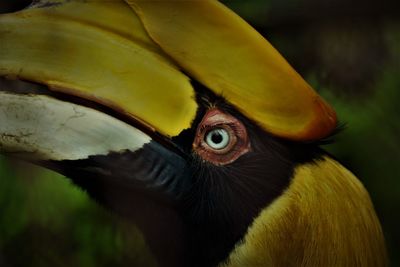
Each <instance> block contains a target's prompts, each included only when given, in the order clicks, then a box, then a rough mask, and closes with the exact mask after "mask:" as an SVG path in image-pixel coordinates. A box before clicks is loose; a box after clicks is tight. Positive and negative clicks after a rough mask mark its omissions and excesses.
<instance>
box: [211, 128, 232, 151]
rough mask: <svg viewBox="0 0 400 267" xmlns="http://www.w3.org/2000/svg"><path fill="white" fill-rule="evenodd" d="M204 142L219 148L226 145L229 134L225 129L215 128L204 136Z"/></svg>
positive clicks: (228, 140) (213, 147)
mask: <svg viewBox="0 0 400 267" xmlns="http://www.w3.org/2000/svg"><path fill="white" fill-rule="evenodd" d="M205 141H206V144H207V145H208V146H209V147H211V148H212V149H215V150H221V149H224V148H226V147H227V146H228V144H229V142H230V136H229V133H228V131H227V130H225V129H223V128H216V129H213V130H211V131H209V132H208V133H207V134H206V137H205Z"/></svg>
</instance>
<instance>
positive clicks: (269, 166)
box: [174, 83, 323, 266]
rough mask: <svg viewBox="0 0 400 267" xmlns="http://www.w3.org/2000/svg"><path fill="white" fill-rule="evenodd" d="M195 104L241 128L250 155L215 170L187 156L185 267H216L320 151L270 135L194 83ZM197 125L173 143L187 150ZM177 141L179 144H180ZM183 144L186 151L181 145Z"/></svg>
mask: <svg viewBox="0 0 400 267" xmlns="http://www.w3.org/2000/svg"><path fill="white" fill-rule="evenodd" d="M194 86H195V88H196V92H198V95H197V102H198V103H199V104H200V106H201V107H202V110H201V112H199V114H198V117H200V118H197V120H196V123H195V125H197V124H198V123H199V121H200V119H201V117H202V116H204V113H205V110H207V109H208V108H211V107H213V108H214V107H217V108H219V109H220V110H222V111H223V112H226V113H229V114H231V115H233V116H235V117H236V118H237V119H239V120H240V121H241V122H242V123H243V124H244V125H245V127H246V129H247V133H248V135H249V139H250V142H251V147H252V149H251V151H250V152H248V153H246V154H244V155H242V156H241V157H239V158H238V159H237V160H236V161H234V162H232V163H230V164H227V165H223V166H215V165H213V164H212V163H210V162H207V161H204V160H203V159H202V158H201V157H199V156H198V155H196V154H195V153H193V152H191V155H192V157H191V159H190V163H189V166H190V168H191V171H190V172H189V173H191V174H192V177H191V180H192V181H191V187H190V189H189V190H188V191H187V192H186V194H185V195H183V197H182V198H181V199H180V201H179V203H180V212H181V216H182V217H183V218H184V226H185V236H186V238H187V239H188V240H187V246H188V247H187V249H188V251H187V254H186V257H187V258H186V263H187V266H216V265H217V264H218V263H219V262H221V261H223V260H224V259H226V258H227V256H228V255H229V252H230V251H232V249H233V247H234V245H235V244H236V243H237V242H238V241H239V240H240V239H241V238H243V236H244V234H245V233H246V231H247V229H248V227H249V225H250V224H251V223H252V221H253V220H254V218H255V217H256V216H257V215H258V214H259V212H260V211H261V210H262V209H263V208H264V207H266V206H267V205H268V204H269V203H271V202H272V201H273V200H274V199H275V198H276V197H278V196H279V195H280V194H281V193H282V191H283V190H284V189H285V188H287V186H288V185H289V183H290V180H291V177H292V174H293V170H294V168H295V166H296V165H297V164H300V163H305V162H311V161H313V160H315V159H317V158H318V157H319V156H320V155H321V154H322V153H323V152H322V150H320V149H319V148H318V146H317V145H316V144H314V143H307V144H301V143H295V142H289V141H286V140H283V139H279V138H277V137H273V136H271V135H269V134H268V133H266V132H265V131H264V130H262V129H261V128H260V127H259V126H257V125H256V123H254V122H252V121H250V120H249V119H248V118H246V117H245V116H243V115H242V114H241V113H240V112H239V111H238V110H236V109H235V108H233V107H232V106H231V105H229V104H228V103H226V102H225V100H224V99H223V97H219V96H216V95H214V94H212V93H211V92H210V91H208V90H207V89H206V88H204V87H202V85H200V84H197V83H194ZM195 131H196V127H195V126H193V127H192V128H191V129H190V130H188V131H186V132H184V133H182V134H181V135H180V136H178V137H177V138H175V139H174V142H176V143H180V145H181V146H183V147H184V150H186V151H189V150H190V149H191V145H192V142H193V139H194V134H195ZM180 138H181V140H180ZM185 146H186V147H185Z"/></svg>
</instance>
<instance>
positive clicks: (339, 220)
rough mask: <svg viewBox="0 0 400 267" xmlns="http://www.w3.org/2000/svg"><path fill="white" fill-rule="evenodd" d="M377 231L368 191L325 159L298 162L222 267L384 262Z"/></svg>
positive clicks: (351, 176)
mask: <svg viewBox="0 0 400 267" xmlns="http://www.w3.org/2000/svg"><path fill="white" fill-rule="evenodd" d="M386 259H387V256H386V250H385V244H384V238H383V233H382V229H381V227H380V224H379V221H378V218H377V217H376V215H375V212H374V208H373V205H372V203H371V200H370V198H369V195H368V193H367V191H366V190H365V189H364V187H363V185H362V184H361V183H360V182H359V181H358V180H357V178H356V177H355V176H354V175H353V174H352V173H351V172H349V171H348V170H346V169H345V168H344V167H343V166H341V165H340V164H339V163H337V162H336V161H334V160H333V159H331V158H328V157H324V158H323V159H322V160H319V161H317V162H315V163H308V164H304V165H300V166H298V167H297V168H296V170H295V175H294V179H293V180H292V182H291V184H290V186H289V188H288V189H287V190H286V191H285V192H284V193H283V194H282V196H281V197H279V198H277V199H276V200H275V201H274V202H273V203H272V204H271V205H269V206H268V207H267V208H265V209H264V210H263V211H262V212H261V214H260V215H259V216H258V217H257V218H256V219H255V221H254V222H253V224H252V226H251V227H250V228H249V230H248V232H247V234H246V235H245V237H244V239H243V241H242V242H241V243H240V244H238V245H237V247H236V248H235V250H234V251H233V252H232V253H231V254H230V256H229V259H228V261H227V262H226V263H224V264H221V265H220V266H221V267H236V266H252V267H253V266H341V267H344V266H349V267H354V266H363V267H368V266H374V267H379V266H387V260H386Z"/></svg>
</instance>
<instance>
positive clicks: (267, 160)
mask: <svg viewBox="0 0 400 267" xmlns="http://www.w3.org/2000/svg"><path fill="white" fill-rule="evenodd" d="M0 40H1V41H0V75H1V76H2V77H3V78H2V80H1V81H0V151H1V152H2V153H6V154H12V155H15V156H18V157H21V158H24V159H27V160H30V161H32V162H35V163H37V164H40V165H43V166H46V167H48V168H51V169H54V170H56V171H58V172H60V173H62V174H64V175H66V176H68V177H70V178H71V179H72V180H73V181H74V182H75V183H77V184H78V185H80V186H81V187H82V188H84V189H85V190H87V191H88V192H89V194H90V195H91V196H92V197H94V198H96V199H97V200H99V201H100V202H101V203H103V204H104V205H106V206H108V207H110V208H112V209H113V210H116V211H118V212H120V213H123V214H125V215H127V216H129V217H131V218H133V219H134V221H135V222H136V223H137V224H138V226H139V227H140V228H141V229H142V230H143V231H144V234H145V236H146V237H147V240H148V241H149V243H150V246H152V248H153V251H154V253H155V254H156V255H157V256H158V257H159V261H160V262H162V263H164V265H165V266H167V265H170V266H179V264H181V265H183V266H214V265H216V264H217V263H218V262H220V261H222V260H223V259H226V258H227V256H228V254H229V252H230V251H231V250H232V249H233V247H234V246H235V244H236V243H237V242H238V241H239V240H240V239H241V238H243V236H244V234H245V233H246V229H247V228H248V227H249V226H250V224H251V223H252V221H253V219H254V218H255V217H256V216H257V215H258V214H259V212H260V210H262V209H263V208H265V207H266V206H268V205H267V204H269V203H271V202H272V201H273V200H274V199H275V198H277V197H278V196H279V195H280V194H281V193H282V192H283V191H284V190H285V189H286V188H287V187H288V186H289V184H290V181H291V179H292V177H293V175H294V169H295V167H296V166H297V165H298V164H303V163H307V162H312V161H313V160H315V158H317V157H319V156H320V150H318V149H316V148H315V144H314V142H316V141H318V140H321V139H323V138H325V137H327V136H329V135H330V134H331V133H332V131H333V130H334V129H335V127H336V123H337V122H336V115H335V112H334V111H333V109H332V108H331V107H330V106H329V105H328V104H327V103H326V102H325V101H324V100H323V99H322V98H321V97H320V96H319V95H318V94H317V93H316V92H315V91H314V90H313V89H312V88H311V87H310V86H309V85H308V84H307V83H306V82H305V81H304V80H303V79H302V78H301V77H300V76H299V75H298V74H297V73H296V72H295V71H294V70H293V69H292V68H291V67H290V65H289V64H288V63H287V62H286V61H285V60H284V59H283V57H282V56H281V55H280V54H279V53H278V52H277V51H276V50H275V49H274V48H273V47H272V46H271V45H270V44H269V43H268V41H266V40H265V39H264V38H263V37H262V36H261V35H260V34H258V33H257V32H256V31H255V30H254V29H253V28H251V27H250V26H249V25H248V24H247V23H246V22H244V21H243V20H242V19H241V18H239V17H238V16H237V15H236V14H234V13H233V12H232V11H230V10H229V9H227V8H226V7H224V6H223V5H222V4H221V3H219V2H217V1H211V0H210V1H208V0H204V1H203V0H202V1H143V0H140V1H135V0H126V1H100V0H99V1H39V2H36V4H34V5H32V6H31V7H30V8H28V9H25V10H22V11H20V12H17V13H13V14H6V15H2V16H0ZM225 141H226V142H225ZM321 153H322V152H321ZM317 154H318V155H317ZM315 155H317V156H315ZM321 157H322V156H321ZM335 170H336V169H335ZM374 223H375V222H374ZM154 225H157V226H154ZM181 239H182V242H181V241H180V240H181ZM162 240H164V241H165V244H161V243H162V242H163V241H162ZM183 244H184V245H183ZM201 247H202V248H201ZM200 250H201V251H202V252H199V251H200ZM180 253H181V254H180ZM182 255H183V256H182ZM199 255H200V256H199ZM181 256H182V257H181ZM196 257H197V258H196ZM181 258H182V259H181ZM182 262H183V263H182ZM239 266H240V265H239Z"/></svg>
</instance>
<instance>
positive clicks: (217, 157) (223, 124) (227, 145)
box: [193, 108, 250, 165]
mask: <svg viewBox="0 0 400 267" xmlns="http://www.w3.org/2000/svg"><path fill="white" fill-rule="evenodd" d="M210 133H214V134H215V133H216V134H217V135H220V136H217V138H216V139H215V140H214V141H220V142H222V143H218V142H217V143H214V144H213V141H212V140H211V139H210V138H211V137H210V136H209V134H210ZM221 138H222V139H221ZM224 138H225V139H227V140H225V139H224ZM193 150H194V151H195V152H196V153H197V154H198V155H199V156H200V157H201V158H202V159H203V160H205V161H209V162H211V163H213V164H215V165H226V164H229V163H232V162H233V161H235V160H236V159H237V158H239V157H240V156H241V155H243V154H245V153H247V152H248V151H249V150H250V142H249V140H248V136H247V131H246V128H245V126H244V125H243V123H242V122H241V121H239V120H238V119H236V118H235V117H234V116H232V115H230V114H228V113H224V112H222V111H220V110H219V109H217V108H213V109H210V110H209V111H208V112H207V113H206V115H205V116H204V118H203V120H202V121H201V122H200V124H199V126H198V127H197V132H196V137H195V140H194V142H193Z"/></svg>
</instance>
